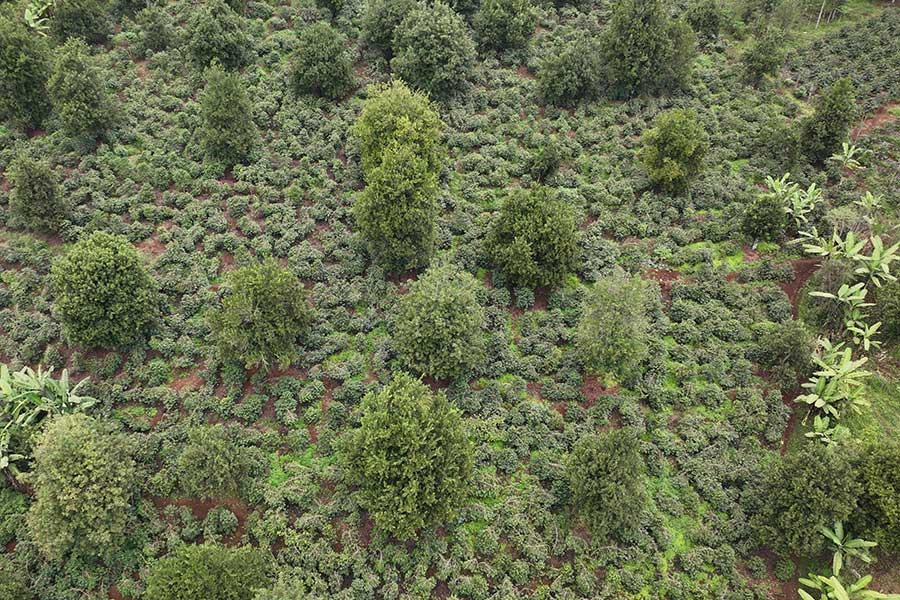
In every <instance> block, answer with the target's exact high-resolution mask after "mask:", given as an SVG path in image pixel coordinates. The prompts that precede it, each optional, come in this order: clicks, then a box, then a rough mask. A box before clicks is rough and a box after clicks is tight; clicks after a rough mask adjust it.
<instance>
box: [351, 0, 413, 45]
mask: <svg viewBox="0 0 900 600" xmlns="http://www.w3.org/2000/svg"><path fill="white" fill-rule="evenodd" d="M415 7H416V0H371V2H366V12H365V14H364V15H363V21H362V35H363V39H364V40H365V42H366V44H367V45H369V46H371V47H372V48H375V49H376V50H379V51H381V52H382V53H384V54H385V55H386V56H387V57H388V58H390V57H391V56H392V55H393V43H394V32H395V31H396V30H397V27H399V25H400V23H401V22H403V19H404V18H406V15H408V14H409V13H410V12H412V11H413V9H414V8H415Z"/></svg>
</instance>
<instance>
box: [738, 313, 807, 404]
mask: <svg viewBox="0 0 900 600" xmlns="http://www.w3.org/2000/svg"><path fill="white" fill-rule="evenodd" d="M757 336H758V337H757V340H758V341H757V348H756V350H755V351H754V352H753V353H752V356H753V358H754V359H755V360H756V362H757V363H758V364H759V366H760V367H762V368H763V369H765V370H766V371H768V372H769V373H770V374H771V375H772V378H773V379H774V380H775V381H776V382H777V383H778V385H779V386H780V387H781V389H782V390H785V391H787V390H790V389H792V388H795V387H797V385H799V380H800V379H805V378H806V377H807V376H808V375H809V374H810V372H811V370H812V359H811V356H812V354H813V351H814V350H815V340H814V338H813V336H812V334H811V333H810V332H809V329H808V328H807V327H806V325H804V324H803V322H801V321H795V320H790V321H786V322H784V323H768V322H767V323H763V324H761V325H760V326H759V327H758V328H757Z"/></svg>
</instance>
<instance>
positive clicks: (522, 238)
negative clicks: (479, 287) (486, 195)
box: [484, 186, 578, 287]
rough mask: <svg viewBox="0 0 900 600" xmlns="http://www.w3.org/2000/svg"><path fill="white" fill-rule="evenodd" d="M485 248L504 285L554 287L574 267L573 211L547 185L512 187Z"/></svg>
mask: <svg viewBox="0 0 900 600" xmlns="http://www.w3.org/2000/svg"><path fill="white" fill-rule="evenodd" d="M484 247H485V252H486V253H487V255H488V257H489V258H490V260H491V262H492V263H493V264H494V266H495V267H496V268H497V269H498V270H499V271H500V272H501V273H503V277H504V278H505V279H506V281H507V282H508V283H510V284H512V285H515V286H524V287H538V286H544V285H549V286H552V285H556V284H558V283H559V282H561V281H562V279H563V277H565V275H566V273H569V272H571V271H572V270H574V269H575V267H576V260H577V258H578V227H577V225H576V224H575V214H574V211H573V209H572V207H571V206H570V205H569V204H568V203H567V202H566V201H565V200H563V199H562V198H560V197H559V195H557V194H556V192H555V191H553V190H551V189H549V188H546V187H543V186H538V187H535V188H532V189H531V190H523V189H513V190H511V191H510V193H509V195H508V196H507V198H506V201H505V202H504V203H503V206H502V207H501V208H500V212H499V214H498V215H497V217H496V218H495V220H494V222H493V225H492V226H491V228H490V230H489V231H488V233H487V236H486V238H485V242H484Z"/></svg>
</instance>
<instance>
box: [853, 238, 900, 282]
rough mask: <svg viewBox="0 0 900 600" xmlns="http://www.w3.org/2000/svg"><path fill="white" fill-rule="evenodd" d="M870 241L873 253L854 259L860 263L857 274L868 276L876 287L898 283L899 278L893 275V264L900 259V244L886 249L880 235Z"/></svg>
mask: <svg viewBox="0 0 900 600" xmlns="http://www.w3.org/2000/svg"><path fill="white" fill-rule="evenodd" d="M869 241H870V242H871V244H872V253H871V254H870V255H869V256H865V255H863V254H858V255H857V256H855V257H854V260H856V261H857V262H858V263H860V266H859V267H857V269H856V271H855V272H856V273H858V274H861V275H863V274H864V275H868V276H869V279H871V280H872V283H874V284H875V286H876V287H881V285H882V283H884V282H885V281H896V279H897V278H896V277H895V276H893V275H891V263H892V262H894V261H895V260H897V258H898V256H897V251H898V250H900V242H897V243H896V244H894V245H893V246H890V247H889V248H885V247H884V242H883V241H881V236H880V235H876V236H874V237H871V238H869Z"/></svg>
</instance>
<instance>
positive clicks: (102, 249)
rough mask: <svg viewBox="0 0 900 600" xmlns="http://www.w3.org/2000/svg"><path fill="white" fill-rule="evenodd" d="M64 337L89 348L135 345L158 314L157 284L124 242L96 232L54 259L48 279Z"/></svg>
mask: <svg viewBox="0 0 900 600" xmlns="http://www.w3.org/2000/svg"><path fill="white" fill-rule="evenodd" d="M50 283H51V287H52V289H53V293H54V296H55V298H56V300H55V308H56V313H57V315H58V316H59V319H60V321H61V322H62V326H63V331H64V333H65V335H66V337H67V338H68V339H69V340H70V341H71V342H72V343H75V344H78V345H81V346H85V347H88V348H96V347H101V348H110V347H119V346H127V345H130V344H133V343H135V342H137V341H139V340H141V339H142V338H144V336H146V335H147V333H148V331H149V329H150V328H151V327H152V326H153V324H154V322H155V321H156V318H157V316H158V314H159V296H158V292H157V284H156V281H155V280H154V279H153V277H152V276H151V274H150V272H149V271H148V270H147V268H146V267H145V266H144V263H143V261H142V258H141V255H140V254H139V253H138V251H137V250H135V248H134V246H132V245H131V244H130V243H129V242H128V240H126V239H125V238H123V237H121V236H117V235H111V234H108V233H106V232H103V231H95V232H94V233H92V234H91V235H90V236H89V237H87V238H84V239H82V240H80V241H79V242H78V243H77V244H75V245H74V246H73V247H72V248H71V249H70V250H69V251H68V253H66V255H65V256H63V257H60V258H58V259H56V260H55V261H54V263H53V268H52V270H51V274H50Z"/></svg>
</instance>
